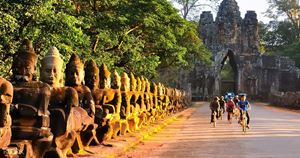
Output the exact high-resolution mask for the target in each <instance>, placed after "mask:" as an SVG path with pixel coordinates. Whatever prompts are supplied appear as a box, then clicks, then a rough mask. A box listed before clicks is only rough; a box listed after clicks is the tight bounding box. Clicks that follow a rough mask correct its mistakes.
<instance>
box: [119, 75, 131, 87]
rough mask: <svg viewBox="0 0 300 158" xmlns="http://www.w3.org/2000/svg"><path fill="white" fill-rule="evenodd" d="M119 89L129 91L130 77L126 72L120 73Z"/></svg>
mask: <svg viewBox="0 0 300 158" xmlns="http://www.w3.org/2000/svg"><path fill="white" fill-rule="evenodd" d="M121 91H130V78H129V77H128V75H127V73H126V72H124V73H123V74H122V78H121Z"/></svg>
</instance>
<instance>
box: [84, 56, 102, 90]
mask: <svg viewBox="0 0 300 158" xmlns="http://www.w3.org/2000/svg"><path fill="white" fill-rule="evenodd" d="M84 72H85V75H84V81H85V85H86V86H88V87H89V88H90V89H91V90H93V89H98V88H99V68H98V67H97V64H96V62H95V61H94V60H89V61H88V62H86V63H85V68H84Z"/></svg>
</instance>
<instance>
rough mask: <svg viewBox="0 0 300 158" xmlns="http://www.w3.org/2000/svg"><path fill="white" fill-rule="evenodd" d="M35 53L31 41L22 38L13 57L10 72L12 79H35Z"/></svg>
mask: <svg viewBox="0 0 300 158" xmlns="http://www.w3.org/2000/svg"><path fill="white" fill-rule="evenodd" d="M36 63H37V55H36V54H35V51H34V49H33V46H32V42H31V41H29V40H27V39H26V40H24V41H23V42H22V44H21V46H20V48H19V50H18V51H17V53H16V54H15V55H14V57H13V63H12V72H13V77H12V80H13V81H18V82H20V81H21V82H31V81H33V80H35V79H36Z"/></svg>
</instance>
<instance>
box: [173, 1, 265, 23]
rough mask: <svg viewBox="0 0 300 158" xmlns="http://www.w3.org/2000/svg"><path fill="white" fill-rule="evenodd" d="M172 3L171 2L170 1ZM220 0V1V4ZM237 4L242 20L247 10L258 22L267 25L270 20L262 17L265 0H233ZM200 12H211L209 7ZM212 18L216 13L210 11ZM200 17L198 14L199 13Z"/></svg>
mask: <svg viewBox="0 0 300 158" xmlns="http://www.w3.org/2000/svg"><path fill="white" fill-rule="evenodd" d="M170 1H172V0H170ZM200 1H201V3H204V4H205V3H206V4H209V2H208V0H200ZM221 1H222V0H220V3H221ZM235 1H236V2H237V3H238V6H239V9H240V12H241V17H242V18H244V17H245V14H246V12H247V10H254V11H255V12H256V14H257V19H258V21H263V22H264V23H268V22H269V21H270V20H271V19H269V18H267V17H265V16H264V14H263V12H265V11H266V10H267V9H268V6H269V5H268V3H267V0H235ZM173 4H174V6H175V7H176V8H178V9H179V8H180V7H179V6H178V5H177V4H176V3H174V1H173ZM201 11H212V9H211V8H209V7H206V8H205V7H204V8H202V9H201ZM212 13H213V15H214V18H215V17H216V12H214V11H212ZM199 15H200V13H199Z"/></svg>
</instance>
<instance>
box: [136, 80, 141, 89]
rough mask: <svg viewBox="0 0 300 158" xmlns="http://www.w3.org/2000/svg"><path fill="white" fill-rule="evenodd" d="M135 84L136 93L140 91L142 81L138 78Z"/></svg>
mask: <svg viewBox="0 0 300 158" xmlns="http://www.w3.org/2000/svg"><path fill="white" fill-rule="evenodd" d="M136 84H137V86H136V90H137V91H141V90H142V80H141V78H140V77H137V78H136Z"/></svg>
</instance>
